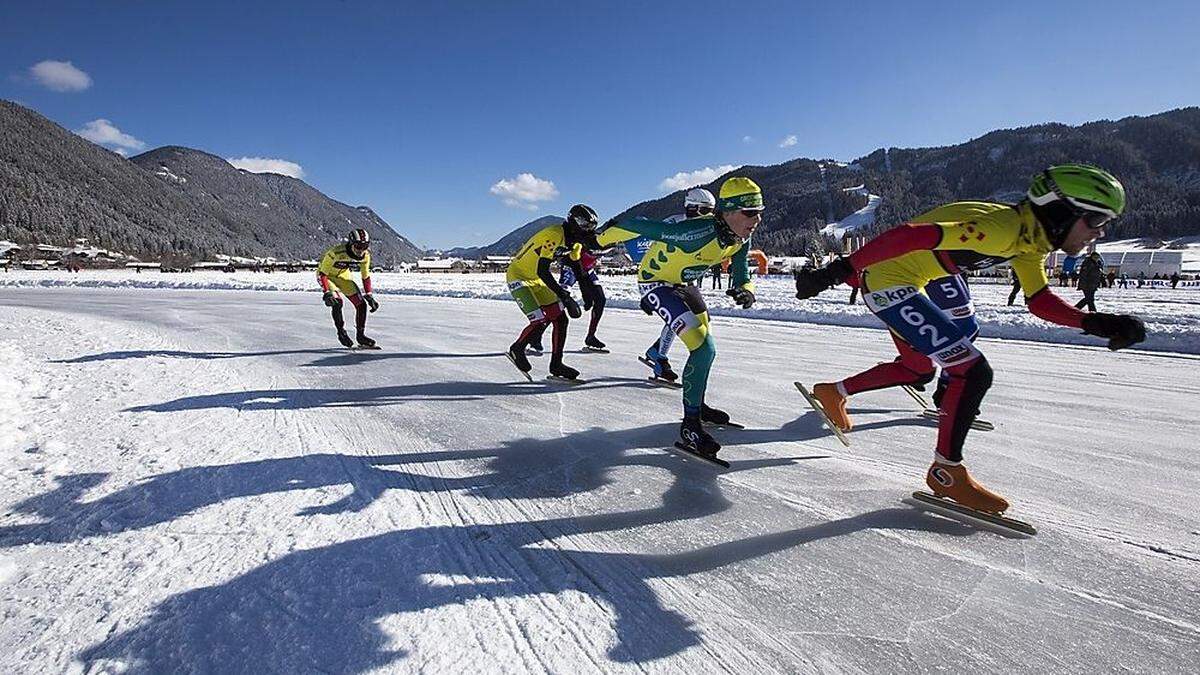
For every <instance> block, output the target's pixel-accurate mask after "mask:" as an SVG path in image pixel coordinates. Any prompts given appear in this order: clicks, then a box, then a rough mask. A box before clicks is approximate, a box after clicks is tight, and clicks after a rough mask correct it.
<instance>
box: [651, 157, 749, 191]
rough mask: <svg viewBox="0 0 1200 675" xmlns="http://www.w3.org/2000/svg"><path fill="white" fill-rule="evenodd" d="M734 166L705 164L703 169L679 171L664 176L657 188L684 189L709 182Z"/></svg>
mask: <svg viewBox="0 0 1200 675" xmlns="http://www.w3.org/2000/svg"><path fill="white" fill-rule="evenodd" d="M736 168H737V167H736V166H734V165H732V164H722V165H721V166H718V167H711V166H706V167H704V168H703V169H697V170H695V171H680V172H679V173H677V174H675V175H674V176H671V177H670V178H664V179H663V181H662V182H661V183H659V184H658V189H659V190H662V191H663V192H674V191H676V190H685V189H687V188H690V187H693V186H695V185H703V184H705V183H711V182H713V181H714V180H716V179H717V178H718V177H720V176H723V175H725V174H727V173H729V172H730V171H733V170H734V169H736Z"/></svg>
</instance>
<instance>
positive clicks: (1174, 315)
mask: <svg viewBox="0 0 1200 675" xmlns="http://www.w3.org/2000/svg"><path fill="white" fill-rule="evenodd" d="M373 282H374V288H375V293H376V295H379V296H381V298H383V297H384V296H388V295H415V296H440V297H452V298H477V299H485V300H503V301H508V300H510V299H511V296H510V295H509V293H508V287H507V286H506V284H505V282H504V275H503V274H414V273H378V274H376V275H374V276H373ZM602 282H603V285H604V289H605V293H606V294H607V296H608V299H609V306H610V307H617V308H623V309H637V308H638V300H639V295H638V292H637V286H636V283H635V280H634V277H632V276H622V277H603V278H602ZM756 283H757V291H756V293H757V295H758V303H757V304H755V306H754V308H753V309H751V310H749V311H743V310H741V309H738V308H736V307H735V306H733V305H732V303H731V302H730V301H729V299H728V298H726V297H725V296H724V291H723V290H719V289H717V290H714V289H711V288H708V286H710V285H711V281H710V280H709V279H705V282H704V285H705V287H706V288H705V290H704V294H705V296H706V298H707V299H708V303H709V307H710V313H711V314H713V315H714V316H731V317H740V318H752V319H771V320H776V321H792V322H803V323H811V324H818V325H830V326H849V327H863V328H880V327H881V324H880V323H879V320H878V319H876V318H875V317H874V316H873V315H871V313H870V312H868V311H867V309H866V307H864V306H863V305H862V304H861V302H860V303H859V304H857V305H849V304H847V303H846V300H847V299H848V297H849V292H850V291H849V289H848V288H847V287H845V286H839V287H838V288H835V289H833V290H830V291H827V292H825V293H823V294H821V295H820V296H818V297H817V298H814V299H812V300H806V301H799V300H796V299H795V298H794V297H793V294H794V287H793V285H792V281H791V278H790V277H778V276H776V277H766V278H762V279H758V280H757V282H756ZM58 286H70V287H95V288H129V289H143V288H151V289H183V290H240V291H245V290H251V291H307V292H311V293H314V294H315V293H317V292H318V290H319V289H318V287H317V284H316V281H315V279H314V276H313V274H312V273H286V272H274V273H270V274H267V273H254V272H234V273H224V272H193V273H188V274H163V273H160V272H145V273H141V274H137V273H134V272H130V271H125V270H119V271H93V272H80V273H77V274H71V273H68V272H37V271H14V272H10V273H8V274H0V288H3V287H39V288H48V287H58ZM1008 291H1009V286H1008V284H1007V283H1003V284H992V283H984V282H982V281H981V282H979V283H975V284H973V285H972V294H973V295H974V297H975V301H976V308H977V311H978V315H979V319H980V324H981V325H982V326H983V335H984V336H985V337H991V338H1002V339H1019V340H1033V341H1040V342H1062V343H1069V344H1082V345H1096V344H1099V341H1098V340H1097V339H1096V338H1093V337H1090V336H1084V335H1081V334H1080V333H1079V331H1076V330H1071V329H1067V328H1061V327H1058V326H1053V325H1051V324H1048V323H1046V322H1044V321H1042V320H1040V319H1038V318H1036V317H1034V316H1032V315H1030V314H1029V312H1028V311H1027V310H1026V308H1025V307H1024V305H1023V303H1022V302H1021V301H1020V300H1018V303H1017V304H1016V305H1015V306H1012V307H1009V306H1007V304H1006V301H1007V297H1008ZM1055 291H1056V292H1058V293H1059V294H1060V295H1062V296H1063V297H1064V298H1065V299H1066V300H1068V301H1070V302H1075V301H1076V300H1078V299H1079V298H1081V297H1082V296H1081V294H1080V293H1079V292H1078V291H1077V290H1075V289H1072V288H1057V287H1056V288H1055ZM1198 291H1200V289H1196V288H1183V287H1181V288H1179V289H1177V290H1170V289H1166V288H1144V289H1132V288H1131V289H1103V290H1101V291H1100V293H1099V294H1098V295H1097V302H1098V306H1099V307H1100V309H1101V311H1106V312H1116V313H1130V314H1136V315H1138V316H1140V317H1142V318H1143V319H1144V320H1145V321H1146V323H1147V330H1148V332H1149V334H1150V335H1149V338H1148V339H1147V341H1146V343H1145V344H1144V345H1142V347H1141V348H1143V349H1148V350H1154V351H1170V352H1182V353H1188V354H1200V292H1198ZM385 302H386V300H385Z"/></svg>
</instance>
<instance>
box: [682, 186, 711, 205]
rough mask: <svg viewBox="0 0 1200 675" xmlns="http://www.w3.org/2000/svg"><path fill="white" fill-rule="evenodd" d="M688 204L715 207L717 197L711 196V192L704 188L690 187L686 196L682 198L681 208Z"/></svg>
mask: <svg viewBox="0 0 1200 675" xmlns="http://www.w3.org/2000/svg"><path fill="white" fill-rule="evenodd" d="M689 206H707V207H708V208H710V209H715V208H717V198H716V197H713V195H712V193H711V192H709V191H708V190H705V189H704V188H692V189H691V190H688V193H687V196H686V197H684V198H683V208H685V209H686V208H687V207H689Z"/></svg>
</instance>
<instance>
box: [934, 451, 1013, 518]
mask: <svg viewBox="0 0 1200 675" xmlns="http://www.w3.org/2000/svg"><path fill="white" fill-rule="evenodd" d="M925 484H926V485H928V486H929V489H930V490H932V491H933V494H935V495H937V496H939V497H947V498H949V499H953V500H954V501H956V502H958V503H959V504H962V505H963V506H965V507H967V508H969V509H975V510H976V511H983V512H984V513H997V514H999V513H1004V511H1005V509H1007V508H1008V500H1007V499H1005V498H1004V497H1001V496H1000V495H998V494H996V493H995V492H992V491H991V490H989V489H987V488H985V487H983V486H982V485H980V484H979V483H976V482H975V479H974V478H971V474H969V473H967V467H965V466H963V465H961V464H943V463H942V462H938V461H934V463H933V464H932V465H931V466H930V467H929V471H928V472H927V473H926V474H925Z"/></svg>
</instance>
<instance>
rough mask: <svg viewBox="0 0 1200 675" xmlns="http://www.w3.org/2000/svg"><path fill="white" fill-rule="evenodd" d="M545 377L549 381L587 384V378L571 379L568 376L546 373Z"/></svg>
mask: <svg viewBox="0 0 1200 675" xmlns="http://www.w3.org/2000/svg"><path fill="white" fill-rule="evenodd" d="M546 379H547V380H549V381H551V382H558V383H560V384H587V380H581V379H579V378H575V379H571V378H569V377H562V376H560V375H547V376H546Z"/></svg>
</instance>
